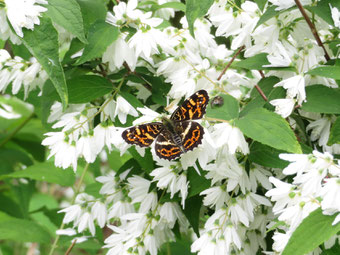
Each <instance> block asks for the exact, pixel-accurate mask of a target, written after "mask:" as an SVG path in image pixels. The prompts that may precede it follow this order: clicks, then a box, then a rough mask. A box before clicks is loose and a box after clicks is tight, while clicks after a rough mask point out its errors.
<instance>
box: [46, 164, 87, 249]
mask: <svg viewBox="0 0 340 255" xmlns="http://www.w3.org/2000/svg"><path fill="white" fill-rule="evenodd" d="M89 166H90V164H89V163H86V165H85V167H84V170H83V172H82V174H81V176H80V179H79V181H78V183H77V185H76V187H75V190H74V195H73V198H72V201H71V205H73V204H74V201H75V200H76V197H77V195H78V194H79V191H80V188H81V185H82V184H83V181H84V177H85V175H86V172H87V170H88V168H89ZM64 226H65V224H64V223H63V222H62V223H61V225H60V227H59V229H60V230H61V229H64ZM59 238H60V235H57V236H56V238H55V239H54V242H53V244H52V247H51V250H50V252H49V255H53V252H54V250H55V248H57V244H58V241H59ZM73 246H74V245H73ZM73 246H71V247H72V248H73Z"/></svg>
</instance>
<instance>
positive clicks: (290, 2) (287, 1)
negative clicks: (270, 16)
mask: <svg viewBox="0 0 340 255" xmlns="http://www.w3.org/2000/svg"><path fill="white" fill-rule="evenodd" d="M269 2H271V3H272V4H273V5H276V6H277V8H276V9H275V10H276V11H280V10H285V9H288V8H290V7H292V6H294V5H295V1H294V0H269ZM301 4H302V5H309V4H311V0H301Z"/></svg>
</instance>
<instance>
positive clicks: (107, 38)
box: [76, 20, 119, 65]
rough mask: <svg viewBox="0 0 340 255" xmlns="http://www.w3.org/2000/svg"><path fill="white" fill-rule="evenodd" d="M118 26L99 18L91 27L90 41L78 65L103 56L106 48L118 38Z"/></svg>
mask: <svg viewBox="0 0 340 255" xmlns="http://www.w3.org/2000/svg"><path fill="white" fill-rule="evenodd" d="M118 34H119V30H118V27H115V26H112V25H110V24H108V23H106V22H105V21H102V20H97V21H96V22H95V23H94V24H92V26H91V27H90V29H89V35H88V41H89V43H88V44H87V45H85V49H84V52H83V54H82V56H81V57H80V58H79V59H78V61H77V62H76V64H77V65H80V64H83V63H85V62H86V61H89V60H92V59H94V58H98V57H101V56H102V55H103V53H104V52H105V50H106V48H107V47H108V46H109V45H110V44H111V43H113V42H114V41H115V40H117V38H118Z"/></svg>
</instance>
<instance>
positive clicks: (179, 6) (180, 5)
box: [155, 2, 185, 12]
mask: <svg viewBox="0 0 340 255" xmlns="http://www.w3.org/2000/svg"><path fill="white" fill-rule="evenodd" d="M162 8H172V9H175V10H180V11H182V12H185V4H183V3H180V2H168V3H165V4H161V5H159V6H157V7H156V8H155V9H156V10H159V9H162Z"/></svg>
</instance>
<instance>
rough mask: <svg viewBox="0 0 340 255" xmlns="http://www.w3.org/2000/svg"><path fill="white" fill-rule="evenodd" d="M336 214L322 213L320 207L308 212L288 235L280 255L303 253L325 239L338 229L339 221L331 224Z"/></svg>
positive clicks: (302, 254)
mask: <svg viewBox="0 0 340 255" xmlns="http://www.w3.org/2000/svg"><path fill="white" fill-rule="evenodd" d="M336 216H337V214H336V213H335V214H334V215H331V216H330V215H323V214H322V210H321V209H320V208H319V209H317V210H315V211H314V212H312V213H311V214H309V216H307V217H306V218H305V219H304V220H303V221H302V222H301V224H300V225H299V226H298V227H297V229H296V230H295V231H294V233H293V234H292V236H291V237H290V239H289V241H288V243H287V245H286V247H285V249H284V250H283V252H282V255H290V254H294V255H304V254H307V253H309V252H311V251H312V250H314V249H315V248H316V247H318V246H319V245H320V244H322V243H323V242H324V241H327V240H328V239H329V238H331V237H332V236H333V235H335V234H336V233H337V232H339V231H340V224H339V223H338V224H336V225H335V226H332V222H333V221H334V219H335V217H336ZM306 237H308V238H306Z"/></svg>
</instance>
